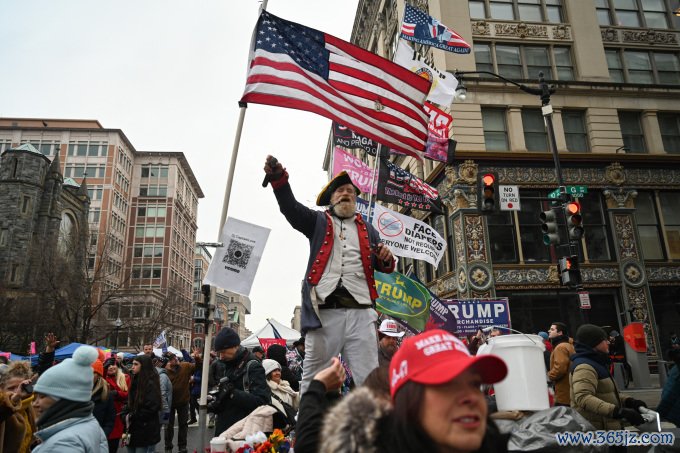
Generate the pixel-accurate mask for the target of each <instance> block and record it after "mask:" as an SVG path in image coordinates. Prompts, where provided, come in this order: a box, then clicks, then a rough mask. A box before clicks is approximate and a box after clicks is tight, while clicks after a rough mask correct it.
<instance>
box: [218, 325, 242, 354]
mask: <svg viewBox="0 0 680 453" xmlns="http://www.w3.org/2000/svg"><path fill="white" fill-rule="evenodd" d="M240 344H241V339H240V338H239V337H238V334H237V333H236V331H235V330H234V329H232V328H229V327H222V328H221V329H220V331H219V332H218V333H217V337H215V351H221V350H223V349H229V348H233V347H234V346H238V345H240Z"/></svg>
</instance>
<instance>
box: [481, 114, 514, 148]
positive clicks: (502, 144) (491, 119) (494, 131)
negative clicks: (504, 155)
mask: <svg viewBox="0 0 680 453" xmlns="http://www.w3.org/2000/svg"><path fill="white" fill-rule="evenodd" d="M482 123H483V125H484V143H485V144H486V150H487V151H507V150H508V149H509V146H508V131H507V127H506V123H505V110H503V109H488V108H483V109H482Z"/></svg>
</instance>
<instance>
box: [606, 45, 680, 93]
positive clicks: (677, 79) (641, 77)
mask: <svg viewBox="0 0 680 453" xmlns="http://www.w3.org/2000/svg"><path fill="white" fill-rule="evenodd" d="M605 53H606V55H607V66H608V67H609V77H611V79H612V82H628V83H645V84H661V85H678V84H680V59H679V58H678V54H676V53H668V52H653V51H646V50H623V51H620V50H615V49H606V50H605ZM622 60H623V62H624V63H625V65H624V64H622V63H621V62H622Z"/></svg>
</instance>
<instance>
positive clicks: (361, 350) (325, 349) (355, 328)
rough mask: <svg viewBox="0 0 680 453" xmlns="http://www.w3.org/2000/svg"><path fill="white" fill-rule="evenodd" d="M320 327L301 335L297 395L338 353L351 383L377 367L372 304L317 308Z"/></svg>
mask: <svg viewBox="0 0 680 453" xmlns="http://www.w3.org/2000/svg"><path fill="white" fill-rule="evenodd" d="M319 317H320V318H321V324H322V325H323V327H322V328H320V329H316V330H310V331H309V332H307V335H306V337H305V361H304V366H303V371H302V384H301V386H300V395H302V394H303V393H305V392H306V391H307V387H309V384H310V382H312V379H314V376H315V375H316V373H318V372H319V371H321V370H323V369H324V368H327V367H328V366H329V365H330V364H331V359H332V358H333V357H337V355H338V354H340V353H342V358H343V360H344V361H345V362H346V363H347V365H348V366H349V369H350V370H351V371H352V376H353V378H354V383H355V384H356V385H361V384H362V383H363V382H364V380H365V379H366V376H368V374H369V373H370V372H371V371H373V370H374V369H375V368H377V367H378V346H377V344H378V340H377V338H376V333H375V328H376V325H375V323H376V321H377V319H378V314H377V313H376V312H375V310H373V309H372V308H364V309H361V308H327V309H321V310H319Z"/></svg>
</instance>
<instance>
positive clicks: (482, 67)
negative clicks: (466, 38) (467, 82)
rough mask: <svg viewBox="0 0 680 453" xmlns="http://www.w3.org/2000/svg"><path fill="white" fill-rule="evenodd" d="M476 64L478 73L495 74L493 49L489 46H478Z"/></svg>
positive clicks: (475, 49) (475, 48)
mask: <svg viewBox="0 0 680 453" xmlns="http://www.w3.org/2000/svg"><path fill="white" fill-rule="evenodd" d="M473 50H474V52H475V62H476V65H477V71H489V72H493V61H492V60H491V47H489V45H488V44H482V43H479V44H476V45H475V47H474V49H473Z"/></svg>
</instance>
